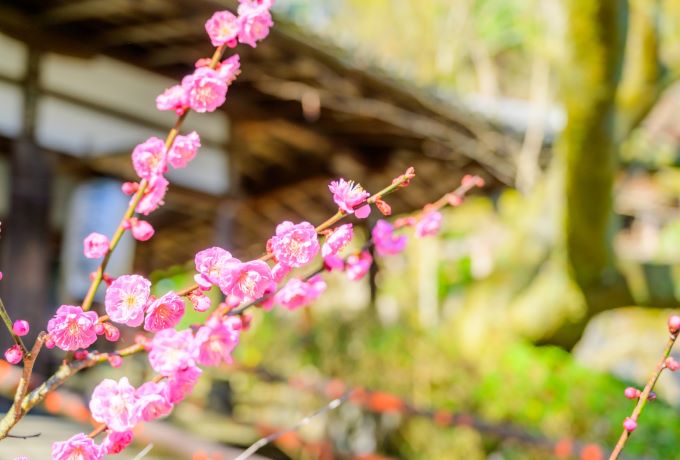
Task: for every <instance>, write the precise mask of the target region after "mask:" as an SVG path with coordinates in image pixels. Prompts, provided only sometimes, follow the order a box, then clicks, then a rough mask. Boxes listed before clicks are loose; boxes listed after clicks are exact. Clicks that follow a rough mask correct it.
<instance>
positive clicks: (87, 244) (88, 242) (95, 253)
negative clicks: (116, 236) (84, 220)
mask: <svg viewBox="0 0 680 460" xmlns="http://www.w3.org/2000/svg"><path fill="white" fill-rule="evenodd" d="M108 251H109V238H108V237H107V236H106V235H102V234H101V233H96V232H92V233H90V234H89V235H87V236H86V237H85V239H84V240H83V252H84V253H85V257H87V258H88V259H99V258H100V257H104V256H105V255H106V253H107V252H108Z"/></svg>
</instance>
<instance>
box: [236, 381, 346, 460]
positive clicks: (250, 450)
mask: <svg viewBox="0 0 680 460" xmlns="http://www.w3.org/2000/svg"><path fill="white" fill-rule="evenodd" d="M352 393H353V390H349V391H347V392H345V393H344V394H343V395H342V396H340V397H339V398H336V399H334V400H332V401H330V402H329V403H328V404H326V405H325V406H323V407H322V408H320V409H318V410H317V411H315V412H313V413H312V414H310V415H308V416H306V417H305V418H303V419H302V420H300V421H299V422H297V423H296V424H295V425H293V426H291V427H290V428H288V429H285V430H281V431H277V432H276V433H272V434H270V435H269V436H265V437H264V438H261V439H259V440H257V441H255V443H254V444H253V445H251V446H250V447H249V448H248V449H246V450H245V451H243V453H242V454H241V455H239V456H238V457H236V458H235V459H234V460H246V459H247V458H250V457H251V456H252V455H253V454H254V453H256V452H257V451H258V450H260V449H261V448H263V447H264V446H266V445H267V444H270V443H272V442H274V441H276V440H277V439H279V438H280V437H281V436H283V435H286V434H288V433H292V432H294V431H297V430H299V429H300V428H302V427H303V426H305V425H308V424H309V423H310V422H311V421H312V420H313V419H314V418H315V417H318V416H319V415H322V414H325V413H326V412H330V411H332V410H334V409H337V408H338V407H340V405H342V403H344V402H345V401H347V400H348V399H349V398H350V396H352Z"/></svg>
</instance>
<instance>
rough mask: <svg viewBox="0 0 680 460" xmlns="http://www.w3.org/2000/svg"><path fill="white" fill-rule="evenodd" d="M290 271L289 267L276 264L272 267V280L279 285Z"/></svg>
mask: <svg viewBox="0 0 680 460" xmlns="http://www.w3.org/2000/svg"><path fill="white" fill-rule="evenodd" d="M290 271H291V268H290V267H289V266H287V265H283V264H280V263H277V264H275V265H274V266H273V267H272V279H273V280H274V281H275V282H276V283H280V282H281V280H283V279H284V278H285V277H286V275H288V273H290Z"/></svg>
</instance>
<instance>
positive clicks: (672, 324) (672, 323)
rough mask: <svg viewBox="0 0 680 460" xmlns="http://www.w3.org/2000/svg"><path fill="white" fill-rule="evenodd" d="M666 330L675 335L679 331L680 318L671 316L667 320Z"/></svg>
mask: <svg viewBox="0 0 680 460" xmlns="http://www.w3.org/2000/svg"><path fill="white" fill-rule="evenodd" d="M668 330H669V331H670V332H671V334H676V333H677V332H678V331H680V316H676V315H673V316H671V317H670V318H668Z"/></svg>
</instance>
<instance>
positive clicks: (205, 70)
mask: <svg viewBox="0 0 680 460" xmlns="http://www.w3.org/2000/svg"><path fill="white" fill-rule="evenodd" d="M227 86H228V85H227V82H226V81H225V80H224V78H222V77H221V76H220V74H219V73H218V72H217V71H216V70H213V69H211V68H210V67H199V68H198V69H196V70H194V73H192V74H191V75H187V76H186V77H184V78H183V79H182V87H183V88H184V89H185V91H186V92H187V100H188V103H189V107H191V109H192V110H194V111H196V112H199V113H204V112H214V111H215V110H216V109H217V108H218V107H219V106H221V105H222V104H224V101H225V100H226V97H227Z"/></svg>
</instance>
